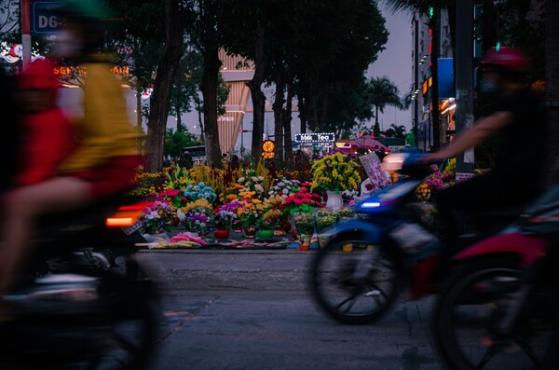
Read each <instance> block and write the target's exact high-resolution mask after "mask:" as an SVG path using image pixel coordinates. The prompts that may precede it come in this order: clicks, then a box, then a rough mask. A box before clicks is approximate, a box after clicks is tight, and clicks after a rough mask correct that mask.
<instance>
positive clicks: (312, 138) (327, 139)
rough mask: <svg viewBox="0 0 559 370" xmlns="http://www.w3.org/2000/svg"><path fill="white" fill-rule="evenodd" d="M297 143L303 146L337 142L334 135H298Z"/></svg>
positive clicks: (296, 136)
mask: <svg viewBox="0 0 559 370" xmlns="http://www.w3.org/2000/svg"><path fill="white" fill-rule="evenodd" d="M295 141H296V142H298V143H301V144H321V143H323V144H327V143H328V144H329V143H333V142H335V141H336V135H335V134H334V133H331V132H330V133H318V134H297V135H295Z"/></svg>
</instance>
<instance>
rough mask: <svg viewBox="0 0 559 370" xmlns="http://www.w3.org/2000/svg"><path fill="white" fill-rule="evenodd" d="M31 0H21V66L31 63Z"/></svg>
mask: <svg viewBox="0 0 559 370" xmlns="http://www.w3.org/2000/svg"><path fill="white" fill-rule="evenodd" d="M30 1H31V0H21V3H20V6H21V9H20V10H21V11H20V14H21V20H20V22H21V47H22V60H23V68H25V67H27V65H28V64H29V63H31V5H30Z"/></svg>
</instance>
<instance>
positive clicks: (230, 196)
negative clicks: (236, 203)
mask: <svg viewBox="0 0 559 370" xmlns="http://www.w3.org/2000/svg"><path fill="white" fill-rule="evenodd" d="M236 199H237V196H236V195H235V194H229V195H228V196H227V200H236Z"/></svg>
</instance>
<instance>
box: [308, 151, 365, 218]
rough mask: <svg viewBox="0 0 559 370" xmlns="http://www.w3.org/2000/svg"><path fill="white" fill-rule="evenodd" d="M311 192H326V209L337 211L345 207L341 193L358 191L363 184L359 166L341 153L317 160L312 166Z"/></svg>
mask: <svg viewBox="0 0 559 370" xmlns="http://www.w3.org/2000/svg"><path fill="white" fill-rule="evenodd" d="M312 173H313V185H312V188H311V190H312V191H314V190H322V191H324V192H326V196H327V203H326V207H327V208H329V209H331V210H333V211H336V210H338V209H340V208H342V207H343V199H342V197H341V195H340V192H342V191H344V190H356V189H357V188H358V186H359V184H360V183H361V176H360V175H359V164H357V162H356V161H354V160H353V159H351V158H349V157H347V156H344V155H343V154H341V153H335V154H330V155H326V156H324V157H322V159H319V160H317V161H316V162H315V163H314V164H313V166H312Z"/></svg>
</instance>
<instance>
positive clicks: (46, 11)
mask: <svg viewBox="0 0 559 370" xmlns="http://www.w3.org/2000/svg"><path fill="white" fill-rule="evenodd" d="M58 7H60V4H59V3H58V2H56V1H42V0H35V1H33V2H32V3H31V27H32V29H31V31H32V32H33V33H34V34H39V35H41V34H43V35H44V34H50V33H54V32H56V31H57V30H58V28H59V27H60V20H59V18H58V15H57V13H56V9H57V8H58Z"/></svg>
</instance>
